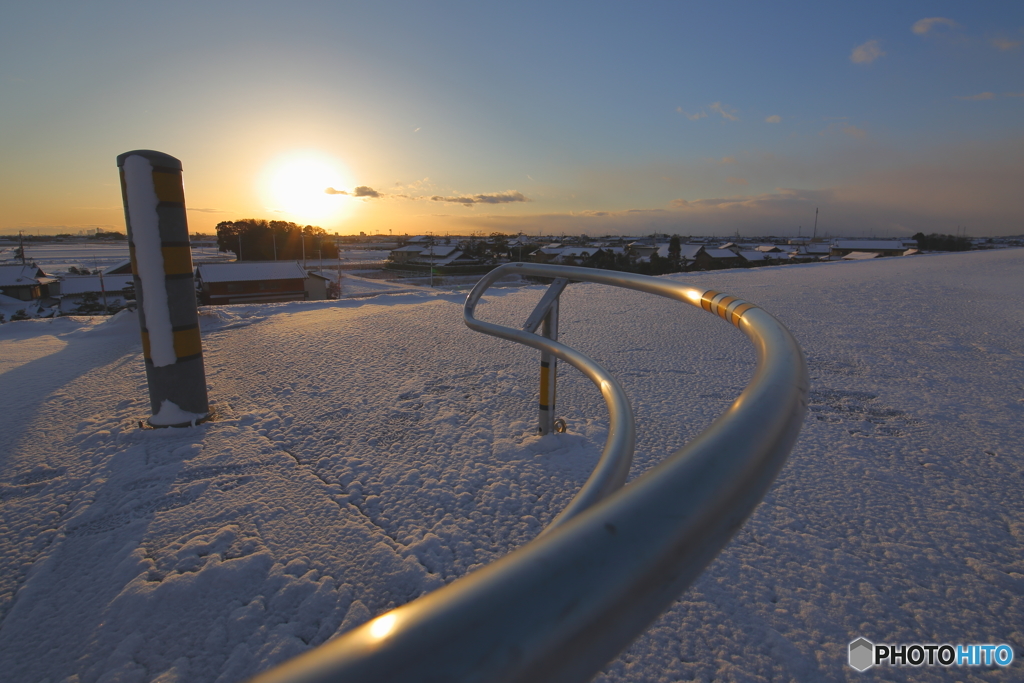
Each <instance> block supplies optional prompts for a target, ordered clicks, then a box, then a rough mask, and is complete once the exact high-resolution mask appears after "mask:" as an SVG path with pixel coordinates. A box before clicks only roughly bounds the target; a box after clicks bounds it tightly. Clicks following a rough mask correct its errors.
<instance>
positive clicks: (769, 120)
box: [765, 114, 782, 123]
mask: <svg viewBox="0 0 1024 683" xmlns="http://www.w3.org/2000/svg"><path fill="white" fill-rule="evenodd" d="M765 123H782V117H781V116H779V115H778V114H775V115H773V116H769V117H768V118H766V119H765Z"/></svg>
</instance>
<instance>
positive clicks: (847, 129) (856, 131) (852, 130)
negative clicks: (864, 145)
mask: <svg viewBox="0 0 1024 683" xmlns="http://www.w3.org/2000/svg"><path fill="white" fill-rule="evenodd" d="M843 132H844V133H846V134H847V135H849V136H850V137H851V138H857V139H858V140H863V139H864V138H866V137H867V136H868V133H867V131H866V130H864V129H863V128H858V127H857V126H843Z"/></svg>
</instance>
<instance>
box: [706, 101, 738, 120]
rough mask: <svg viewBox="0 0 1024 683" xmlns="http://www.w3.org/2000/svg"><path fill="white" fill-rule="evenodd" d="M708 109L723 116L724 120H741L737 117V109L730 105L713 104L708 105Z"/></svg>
mask: <svg viewBox="0 0 1024 683" xmlns="http://www.w3.org/2000/svg"><path fill="white" fill-rule="evenodd" d="M708 109H710V110H711V111H713V112H717V113H719V114H721V115H722V118H724V119H728V120H729V121H739V120H740V117H738V116H736V111H737V110H736V109H733V108H732V107H730V106H729V105H723V104H722V103H721V102H712V103H711V104H710V105H708Z"/></svg>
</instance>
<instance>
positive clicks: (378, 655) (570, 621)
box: [254, 264, 808, 683]
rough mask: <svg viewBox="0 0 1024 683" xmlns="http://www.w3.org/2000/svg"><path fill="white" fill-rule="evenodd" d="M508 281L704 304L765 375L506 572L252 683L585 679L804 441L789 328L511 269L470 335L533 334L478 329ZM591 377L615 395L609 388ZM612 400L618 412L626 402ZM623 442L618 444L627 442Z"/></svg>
mask: <svg viewBox="0 0 1024 683" xmlns="http://www.w3.org/2000/svg"><path fill="white" fill-rule="evenodd" d="M510 271H512V272H516V273H519V274H522V275H533V276H539V277H568V278H571V279H573V280H580V281H587V282H596V283H601V284H606V285H612V286H618V287H625V288H628V289H635V290H638V291H643V292H648V293H651V294H657V295H660V296H666V297H669V298H673V299H677V300H679V301H684V302H686V303H690V304H692V305H695V306H700V307H701V308H703V309H704V310H706V311H710V312H712V313H716V314H718V315H719V316H721V317H722V318H724V319H726V320H728V321H729V322H732V323H733V324H734V325H736V326H737V327H738V328H739V329H740V330H742V331H743V332H744V333H745V334H746V335H747V336H748V337H749V338H750V339H751V341H752V342H753V343H754V346H755V348H756V350H757V358H758V363H757V370H756V372H755V374H754V377H753V379H752V380H751V381H750V384H748V385H747V387H746V388H745V389H744V390H743V392H742V393H741V394H740V396H739V398H737V399H736V401H734V402H733V404H732V405H731V406H730V407H729V409H728V410H726V412H725V413H723V414H722V415H721V416H719V417H718V418H717V419H716V420H715V421H714V422H713V423H712V424H711V425H710V426H709V427H708V428H707V429H705V430H704V431H703V432H702V433H701V434H700V435H698V436H697V437H696V438H695V439H693V440H692V441H691V442H690V443H688V444H687V445H686V446H684V447H683V448H682V449H680V450H678V451H676V452H675V453H673V454H672V455H671V456H669V457H668V458H666V459H665V461H663V462H662V463H660V464H659V465H657V466H656V467H654V468H652V469H651V470H650V471H648V472H646V473H645V474H644V475H642V476H641V477H639V478H637V479H636V480H635V481H634V482H632V483H631V484H630V485H629V486H626V487H624V488H622V489H620V490H618V491H615V492H614V493H611V494H610V495H608V494H607V493H605V495H607V497H606V498H605V499H604V500H601V501H600V502H596V503H594V504H592V505H591V506H590V507H589V508H586V509H582V508H581V509H578V510H577V511H576V513H575V516H572V517H571V518H565V519H562V520H560V525H559V526H558V527H557V528H554V529H550V530H546V532H545V533H544V534H542V535H541V536H539V537H538V538H536V539H534V540H533V541H531V542H530V543H528V544H526V545H525V546H523V547H522V548H520V549H518V550H516V551H514V552H512V553H510V554H509V555H506V556H505V557H503V558H501V559H500V560H498V561H496V562H493V563H492V564H490V565H488V566H486V567H484V568H482V569H480V570H478V571H476V572H474V573H472V574H470V575H468V576H466V577H464V578H462V579H459V580H458V581H455V582H453V583H452V584H450V585H448V586H445V587H443V588H440V589H438V590H436V591H434V592H432V593H429V594H428V595H425V596H423V597H421V598H419V599H417V600H414V601H413V602H410V603H408V604H406V605H403V606H402V607H398V608H396V609H394V610H391V611H390V612H388V613H386V614H384V615H381V616H379V617H377V618H376V619H373V620H372V621H370V622H368V623H366V624H364V625H362V626H360V627H358V628H356V629H354V630H352V631H350V632H348V633H346V634H344V635H342V636H341V637H339V638H337V639H335V640H332V641H329V642H328V643H325V644H324V645H321V646H320V647H318V648H316V649H314V650H311V651H309V652H307V653H305V654H303V655H300V656H298V657H296V658H295V659H293V660H291V661H289V662H286V663H285V664H283V665H281V666H279V667H277V668H276V669H273V670H271V671H269V672H267V673H265V674H263V675H261V676H258V677H257V678H256V679H254V683H284V682H285V681H287V682H288V683H300V682H301V683H313V682H314V681H315V682H318V683H319V682H326V681H335V682H337V681H445V682H448V681H481V682H482V681H489V682H495V681H500V682H503V683H504V682H512V681H516V682H522V683H528V682H529V683H535V682H542V681H586V680H588V679H589V678H590V677H591V676H593V674H594V673H595V672H596V671H597V670H598V669H600V668H601V667H602V666H603V665H604V664H606V663H607V662H608V661H609V660H610V659H611V658H613V657H614V656H615V655H616V654H617V653H618V652H619V651H620V650H621V649H622V648H624V647H625V646H626V645H628V644H629V643H630V642H631V641H632V640H633V639H634V638H635V637H636V636H637V635H639V634H640V633H641V632H642V631H643V630H644V629H645V628H646V627H647V626H648V625H649V624H650V623H651V622H652V621H653V620H654V619H655V618H656V617H657V616H658V614H660V613H661V612H662V611H663V610H664V609H665V608H666V607H667V606H668V605H669V604H670V603H671V602H672V600H674V599H675V598H676V597H677V596H678V595H679V594H680V593H681V592H682V591H683V590H684V589H685V588H686V587H687V586H689V585H690V583H692V582H693V581H694V580H695V579H696V578H697V576H699V575H700V573H701V571H703V569H704V567H706V566H707V564H708V563H710V562H711V560H712V559H713V558H714V557H715V555H716V554H717V553H718V552H719V551H720V550H721V549H722V547H723V546H724V545H725V544H726V543H727V542H728V540H729V538H731V537H732V535H733V534H734V533H735V532H736V531H737V530H738V529H739V527H740V526H741V524H742V523H743V520H744V519H746V517H747V516H748V515H749V514H750V513H751V512H752V511H753V509H754V507H755V506H756V505H757V503H759V502H760V500H761V498H762V497H763V496H764V494H765V493H766V492H767V490H768V488H769V486H770V485H771V482H772V481H773V480H774V478H775V475H776V474H777V473H778V471H779V469H780V468H781V467H782V464H783V463H784V462H785V459H786V456H787V455H788V454H789V451H790V450H791V448H792V446H793V443H794V442H795V440H796V437H797V434H798V432H799V430H800V425H801V423H802V421H803V417H804V414H805V412H806V398H807V391H808V382H807V368H806V365H805V363H804V359H803V354H802V353H801V351H800V348H799V346H797V343H796V341H795V340H794V339H793V337H792V335H791V334H790V333H789V331H788V330H786V328H785V327H783V326H782V324H781V323H779V322H778V321H777V320H775V318H773V317H772V316H771V315H769V314H768V313H766V312H765V311H763V310H761V309H759V308H757V307H756V306H754V305H753V304H750V303H747V302H744V301H740V300H738V299H735V298H733V297H729V296H726V295H725V294H721V293H718V292H715V291H711V290H704V289H698V288H694V287H689V286H686V285H682V284H680V283H678V282H673V281H671V280H666V279H662V278H652V277H647V276H642V275H633V274H628V273H618V272H609V271H598V270H592V269H589V268H576V267H568V266H550V265H543V264H509V265H506V266H502V267H500V268H497V269H495V270H493V271H491V272H490V273H489V274H488V275H486V276H484V278H482V279H481V281H480V283H478V285H477V287H476V288H474V290H473V292H472V293H471V294H470V295H469V298H468V299H467V302H466V322H467V324H468V325H470V327H473V328H474V329H479V330H480V331H486V332H487V333H489V334H492V333H494V334H496V333H498V332H500V334H496V336H503V337H505V338H509V339H514V337H516V336H518V335H519V334H523V333H519V332H518V331H516V330H512V332H515V333H516V334H515V335H510V334H509V332H508V330H509V329H510V328H501V327H500V326H493V327H492V326H491V325H492V324H491V323H483V322H481V321H478V320H475V319H474V318H473V317H472V312H473V308H474V307H475V305H476V302H478V301H479V299H480V296H481V295H482V293H483V291H484V290H486V289H487V287H488V286H490V284H492V283H493V282H494V281H495V280H497V279H498V278H499V277H501V276H502V275H507V274H509V272H510ZM533 336H534V337H536V335H533ZM537 339H543V338H541V337H537V338H536V339H530V340H529V342H530V343H529V345H531V346H535V347H537V348H544V347H541V346H540V345H539V344H540V343H541V342H538V341H537ZM514 340H515V341H520V340H518V339H514ZM523 343H527V341H526V340H524V341H523ZM543 343H545V344H546V345H547V348H546V349H545V350H547V351H548V352H550V353H553V354H555V355H557V356H558V357H560V358H563V359H564V360H566V361H568V362H570V363H573V365H575V366H576V367H580V365H577V364H576V362H574V358H575V360H576V361H577V362H580V364H581V365H584V366H587V363H586V362H583V359H585V360H586V361H589V359H586V358H585V357H584V356H582V354H578V352H574V351H573V352H571V353H569V352H570V351H572V350H571V349H568V347H565V346H563V345H560V344H557V343H555V342H551V341H550V340H543ZM577 354H578V355H577ZM589 362H592V361H589ZM595 365H596V364H595ZM582 369H583V368H581V370H582ZM584 372H585V373H587V374H588V376H590V374H589V372H588V371H587V370H584ZM602 372H603V371H602ZM605 374H606V373H605ZM595 377H600V382H606V380H605V378H604V376H603V375H599V374H597V373H596V372H595V375H594V376H591V379H592V380H595ZM595 381H598V380H595ZM601 389H602V393H603V394H605V398H606V400H607V401H608V404H609V412H611V411H612V410H613V402H612V399H614V401H616V402H618V401H619V400H620V397H619V395H618V392H621V388H618V387H617V384H608V385H607V386H603V385H602V386H601ZM626 407H627V409H628V405H627V406H626ZM610 431H611V430H610ZM621 438H622V433H621V432H619V433H618V434H617V435H616V439H621ZM611 441H612V435H611V434H609V442H611ZM606 456H608V457H610V458H611V460H612V461H614V460H615V456H616V454H615V453H614V452H613V453H611V454H610V455H609V454H608V446H607V445H606V448H605V454H603V455H602V458H601V461H600V462H599V465H598V468H597V470H602V466H603V465H604V466H606V468H605V470H602V471H607V472H613V474H607V475H601V477H604V478H605V479H606V480H607V481H609V482H610V481H614V480H615V479H616V478H617V476H618V474H617V471H616V465H615V464H614V462H612V463H610V464H609V463H608V462H606ZM595 474H597V471H595ZM592 478H593V477H592ZM589 485H590V481H588V483H587V485H586V486H585V488H586V487H587V486H589ZM596 488H598V489H601V490H603V488H604V485H603V484H602V485H601V486H597V487H596ZM581 494H582V491H581ZM596 497H597V498H600V496H599V495H598V496H596ZM578 498H579V495H578V496H577V499H578ZM577 499H574V501H573V503H575V502H576V500H577ZM592 502H593V501H592ZM581 505H582V504H581ZM564 515H565V512H564V511H563V515H562V516H564ZM560 517H561V516H560Z"/></svg>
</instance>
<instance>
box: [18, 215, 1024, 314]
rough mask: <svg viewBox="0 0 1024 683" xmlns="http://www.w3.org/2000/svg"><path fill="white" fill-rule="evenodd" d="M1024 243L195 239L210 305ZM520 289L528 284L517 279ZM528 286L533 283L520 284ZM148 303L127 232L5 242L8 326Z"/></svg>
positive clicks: (232, 229)
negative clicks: (139, 298)
mask: <svg viewBox="0 0 1024 683" xmlns="http://www.w3.org/2000/svg"><path fill="white" fill-rule="evenodd" d="M1021 246H1024V236H1013V237H991V238H976V237H968V236H966V235H943V234H930V235H925V234H923V233H917V234H916V235H913V236H912V237H909V238H906V239H884V240H883V239H852V238H843V237H824V238H821V237H817V236H810V237H803V236H798V237H777V236H772V235H768V236H764V237H757V238H751V237H744V238H742V239H741V238H739V237H738V236H736V237H734V238H732V239H724V238H722V237H713V236H698V235H670V234H664V233H657V234H652V235H645V236H624V235H604V236H601V237H591V236H587V235H579V236H569V235H546V236H545V235H526V234H524V233H518V234H505V233H498V232H495V233H491V234H490V235H483V234H473V235H403V236H396V235H392V234H388V235H383V234H377V235H367V234H363V233H360V234H359V235H336V234H335V235H331V234H328V233H326V232H325V231H324V230H322V229H320V228H314V227H313V226H304V227H302V226H298V225H295V224H291V223H284V222H280V221H276V222H274V221H272V222H266V221H256V220H246V221H234V222H225V223H221V224H220V225H218V226H217V234H213V235H211V234H201V233H197V234H193V235H191V247H192V250H191V251H192V260H193V264H194V266H195V283H196V295H197V299H198V301H199V303H200V304H201V305H221V304H258V303H273V302H282V301H313V300H323V299H337V298H349V297H355V296H373V295H377V294H382V293H388V292H396V291H408V290H409V289H414V288H418V287H440V288H447V289H458V288H464V287H468V286H471V285H472V284H473V283H474V282H475V281H476V280H477V279H478V278H479V276H480V275H482V274H483V273H486V272H488V271H489V270H491V269H492V268H495V267H497V266H498V265H501V264H503V263H509V262H527V261H528V262H537V263H556V264H563V265H575V266H584V267H589V268H601V269H608V270H619V271H627V272H635V273H642V274H648V275H661V274H667V273H678V272H690V271H708V270H719V269H725V268H761V267H773V266H781V265H787V264H798V263H812V262H848V261H860V260H866V259H876V258H892V257H907V256H916V255H920V254H926V253H931V252H948V251H968V250H977V249H1001V248H1009V247H1021ZM511 284H516V283H511ZM519 284H522V283H519ZM135 305H136V297H135V283H134V278H133V275H132V265H131V259H130V255H129V246H128V240H127V236H126V235H125V234H124V233H120V232H113V231H101V230H92V231H88V232H83V233H79V234H76V235H71V234H65V235H56V236H53V235H46V236H41V235H24V234H19V235H6V236H0V322H8V321H16V320H25V319H30V318H51V317H56V316H61V315H110V314H113V313H116V312H118V311H120V310H122V309H124V308H132V307H134V306H135Z"/></svg>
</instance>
